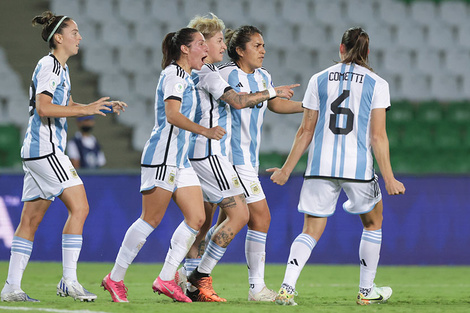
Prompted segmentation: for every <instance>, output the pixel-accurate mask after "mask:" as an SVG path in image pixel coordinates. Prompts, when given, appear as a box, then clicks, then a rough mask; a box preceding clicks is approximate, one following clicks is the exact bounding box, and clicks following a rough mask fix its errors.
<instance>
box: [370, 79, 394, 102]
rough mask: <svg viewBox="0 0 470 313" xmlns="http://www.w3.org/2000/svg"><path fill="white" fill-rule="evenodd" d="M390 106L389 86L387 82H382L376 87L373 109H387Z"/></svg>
mask: <svg viewBox="0 0 470 313" xmlns="http://www.w3.org/2000/svg"><path fill="white" fill-rule="evenodd" d="M390 105H391V104H390V89H389V85H388V83H387V82H386V81H385V80H382V81H380V82H379V83H378V84H377V85H376V89H375V92H374V96H373V97H372V105H371V107H372V109H384V108H385V109H387V108H389V107H390Z"/></svg>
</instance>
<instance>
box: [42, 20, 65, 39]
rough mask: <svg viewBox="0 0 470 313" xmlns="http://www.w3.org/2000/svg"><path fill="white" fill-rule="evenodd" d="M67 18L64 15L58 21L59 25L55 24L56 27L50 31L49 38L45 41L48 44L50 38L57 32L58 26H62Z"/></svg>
mask: <svg viewBox="0 0 470 313" xmlns="http://www.w3.org/2000/svg"><path fill="white" fill-rule="evenodd" d="M66 18H67V15H64V17H62V18H61V19H60V21H59V23H57V25H56V26H55V27H54V29H53V30H52V33H51V34H50V35H49V37H47V40H46V42H49V41H50V40H51V38H52V36H54V34H55V32H56V31H57V28H59V26H60V24H62V22H63V21H64V20H65V19H66Z"/></svg>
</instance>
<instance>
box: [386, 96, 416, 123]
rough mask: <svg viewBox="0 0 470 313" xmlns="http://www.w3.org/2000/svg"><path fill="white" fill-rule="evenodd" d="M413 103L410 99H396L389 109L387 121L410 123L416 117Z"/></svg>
mask: <svg viewBox="0 0 470 313" xmlns="http://www.w3.org/2000/svg"><path fill="white" fill-rule="evenodd" d="M414 110H415V108H414V107H413V105H412V104H411V103H410V102H408V101H394V102H392V106H391V107H390V110H389V111H387V123H388V122H389V121H390V122H394V123H398V124H405V123H410V122H412V121H413V119H414Z"/></svg>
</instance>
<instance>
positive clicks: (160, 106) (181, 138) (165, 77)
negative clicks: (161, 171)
mask: <svg viewBox="0 0 470 313" xmlns="http://www.w3.org/2000/svg"><path fill="white" fill-rule="evenodd" d="M167 99H175V100H179V101H181V108H180V113H181V114H183V115H184V116H186V117H187V118H189V119H190V120H194V115H195V112H196V105H197V100H196V88H195V86H194V82H193V80H192V79H191V76H190V75H189V74H188V73H186V72H185V71H184V70H183V69H182V68H181V67H180V66H179V65H177V64H176V63H172V64H170V65H169V66H167V67H166V68H165V69H164V70H163V71H162V73H161V74H160V80H159V81H158V86H157V91H156V96H155V126H154V127H153V130H152V133H151V135H150V139H149V140H148V141H147V143H146V144H145V147H144V151H143V153H142V159H141V163H142V166H144V167H145V166H158V165H171V166H176V167H179V168H185V167H190V166H191V165H190V163H189V160H188V147H189V136H190V132H188V131H185V130H183V129H180V128H178V127H176V126H174V125H172V124H170V123H168V121H167V119H166V114H165V100H167Z"/></svg>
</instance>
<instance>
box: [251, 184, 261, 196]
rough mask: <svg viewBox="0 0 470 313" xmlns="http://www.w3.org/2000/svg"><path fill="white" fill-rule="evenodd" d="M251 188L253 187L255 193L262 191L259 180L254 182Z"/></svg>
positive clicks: (252, 190)
mask: <svg viewBox="0 0 470 313" xmlns="http://www.w3.org/2000/svg"><path fill="white" fill-rule="evenodd" d="M250 188H251V192H252V193H253V194H255V195H257V194H259V193H260V192H261V188H260V187H259V185H258V183H257V182H254V183H252V184H251V186H250Z"/></svg>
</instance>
